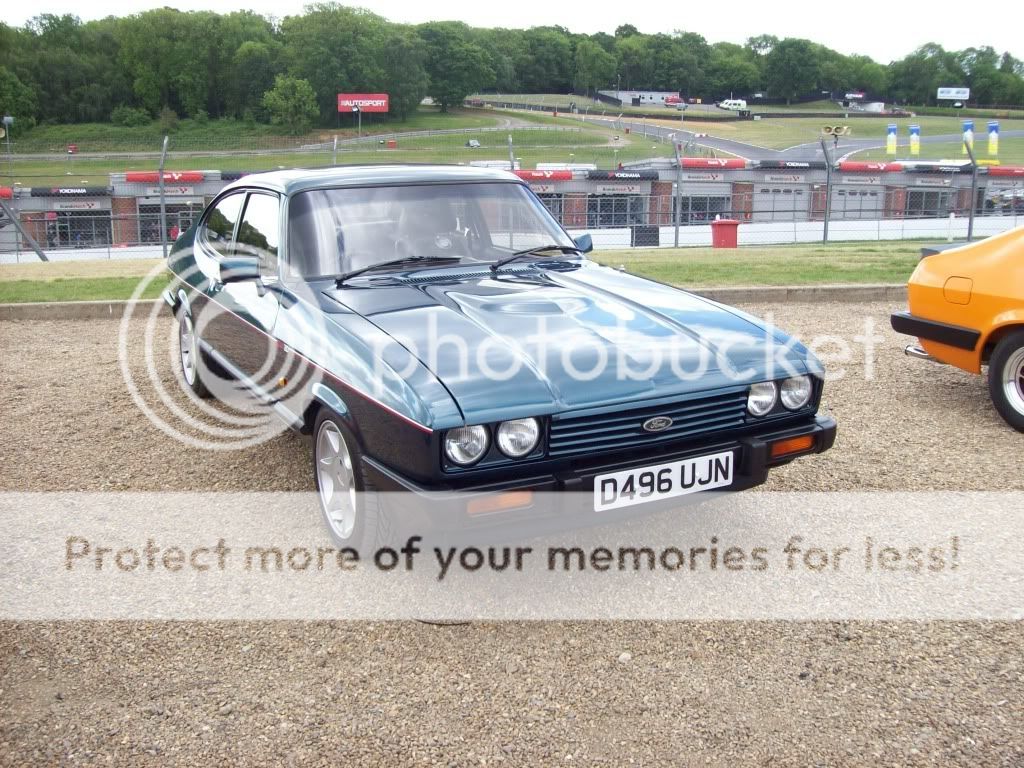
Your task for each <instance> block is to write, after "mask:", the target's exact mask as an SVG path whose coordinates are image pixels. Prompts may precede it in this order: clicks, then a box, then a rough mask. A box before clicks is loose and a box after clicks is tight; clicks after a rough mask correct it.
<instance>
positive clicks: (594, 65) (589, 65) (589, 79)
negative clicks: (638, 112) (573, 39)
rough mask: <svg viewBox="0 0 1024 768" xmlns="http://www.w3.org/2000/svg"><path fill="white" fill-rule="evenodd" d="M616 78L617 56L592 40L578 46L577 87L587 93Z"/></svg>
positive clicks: (581, 42)
mask: <svg viewBox="0 0 1024 768" xmlns="http://www.w3.org/2000/svg"><path fill="white" fill-rule="evenodd" d="M614 78H615V57H614V56H612V55H611V54H610V53H608V52H607V51H605V49H604V48H602V47H601V46H600V45H598V44H597V43H595V42H592V41H591V40H586V39H584V40H581V41H580V42H579V44H578V45H577V46H576V87H577V88H582V89H583V90H584V91H586V92H587V93H590V92H591V91H593V90H597V89H598V88H601V87H602V86H606V85H608V83H610V82H611V81H612V80H613V79H614Z"/></svg>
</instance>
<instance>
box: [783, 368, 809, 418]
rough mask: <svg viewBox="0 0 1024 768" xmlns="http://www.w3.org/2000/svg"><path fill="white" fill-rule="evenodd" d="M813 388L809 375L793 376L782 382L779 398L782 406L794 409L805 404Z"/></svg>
mask: <svg viewBox="0 0 1024 768" xmlns="http://www.w3.org/2000/svg"><path fill="white" fill-rule="evenodd" d="M813 389H814V388H813V387H812V386H811V377H810V376H794V377H793V378H791V379H786V380H785V381H784V382H782V387H781V389H780V391H779V398H780V399H781V400H782V404H783V405H784V406H786V407H787V408H788V409H789V410H791V411H795V410H797V409H798V408H803V407H804V406H805V405H807V403H808V401H809V400H810V399H811V392H812V391H813Z"/></svg>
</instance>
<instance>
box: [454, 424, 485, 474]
mask: <svg viewBox="0 0 1024 768" xmlns="http://www.w3.org/2000/svg"><path fill="white" fill-rule="evenodd" d="M488 443H489V439H488V437H487V428H486V427H481V426H479V425H476V426H472V427H456V428H455V429H450V430H448V434H446V435H445V436H444V454H445V456H447V457H448V458H449V459H451V460H452V461H453V462H455V463H456V464H458V465H460V466H463V467H468V466H469V465H470V464H474V463H476V462H477V461H479V460H480V458H481V457H482V456H483V455H484V454H485V453H487V445H488Z"/></svg>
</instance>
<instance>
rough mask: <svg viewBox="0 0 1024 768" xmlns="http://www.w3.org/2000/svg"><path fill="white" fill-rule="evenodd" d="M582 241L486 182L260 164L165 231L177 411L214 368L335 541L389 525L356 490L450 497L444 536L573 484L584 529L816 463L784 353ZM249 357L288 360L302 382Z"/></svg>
mask: <svg viewBox="0 0 1024 768" xmlns="http://www.w3.org/2000/svg"><path fill="white" fill-rule="evenodd" d="M591 247H592V242H591V238H590V236H589V235H586V234H581V235H578V236H577V237H576V239H575V240H574V239H573V238H572V237H570V236H569V234H567V233H566V231H565V230H563V229H562V227H561V226H560V225H559V224H558V222H557V221H556V220H555V219H554V218H553V217H552V216H551V214H550V213H549V211H548V209H547V208H546V207H545V206H544V205H543V203H542V202H541V201H540V200H539V199H538V198H537V196H536V195H535V194H534V193H533V192H532V191H531V190H530V188H529V186H528V185H527V184H526V183H525V182H523V181H522V180H521V179H519V178H518V177H516V176H514V175H513V174H511V173H509V172H507V171H501V170H496V169H490V168H474V167H464V166H361V167H357V166H353V167H348V168H333V169H322V170H305V171H275V172H271V173H263V174H253V175H249V176H246V177H244V178H243V179H240V180H238V181H236V182H233V183H231V184H229V185H228V186H227V187H226V188H225V189H224V190H223V191H222V192H221V193H220V194H219V195H218V196H217V197H216V198H215V199H214V200H213V201H212V202H211V203H210V205H209V206H208V208H207V210H206V212H205V213H204V214H203V216H202V217H200V218H199V219H198V220H197V222H196V224H195V225H194V226H193V227H192V228H191V229H190V230H189V231H188V232H186V233H185V234H184V235H183V236H182V237H181V238H179V240H178V242H177V243H176V244H175V246H174V249H173V250H172V252H171V254H170V256H169V268H170V270H171V272H172V273H173V274H174V276H175V277H174V281H175V284H174V286H173V287H172V288H171V289H170V290H169V291H168V292H167V293H166V294H165V296H164V298H165V300H166V301H167V302H168V303H169V304H170V305H171V306H172V307H173V309H174V311H175V312H176V314H177V319H178V323H179V340H180V357H181V363H182V371H183V376H184V380H185V382H186V383H187V385H188V386H189V387H191V388H192V390H193V391H194V392H195V393H196V394H197V395H200V396H204V395H208V394H209V391H210V387H209V386H208V383H209V382H207V381H205V380H204V379H205V378H206V377H209V376H212V375H213V370H214V369H216V370H222V371H226V372H227V373H228V374H230V376H231V378H232V380H233V381H237V382H241V383H242V384H243V385H244V386H245V387H246V388H247V389H248V390H249V391H251V392H252V393H253V394H255V395H256V397H257V398H259V400H260V401H262V402H265V403H266V404H267V406H268V407H270V408H272V409H273V410H274V412H276V413H277V414H278V415H280V416H281V417H282V418H284V419H285V420H286V421H287V422H288V423H289V424H290V425H292V426H293V427H294V428H295V429H297V430H299V431H301V432H304V433H308V434H311V435H312V437H313V468H312V480H313V481H314V482H315V484H316V488H317V490H318V492H319V500H320V504H321V508H322V511H323V515H324V519H325V521H326V524H327V526H328V528H329V530H330V532H331V534H332V536H333V537H334V539H335V540H336V541H338V542H339V543H344V544H345V545H353V546H372V545H373V544H374V543H375V542H379V541H380V540H381V539H382V537H383V536H384V531H386V530H389V529H391V528H393V527H400V526H401V525H402V521H396V520H394V519H393V518H392V517H391V511H390V510H389V509H388V508H386V507H382V506H380V505H379V504H378V503H377V502H376V501H371V500H369V499H370V496H369V494H368V492H370V491H373V490H376V491H400V492H405V493H404V494H398V495H400V496H403V497H408V496H409V495H414V496H416V497H430V496H431V494H432V493H434V492H436V493H440V494H444V495H445V496H446V498H448V499H449V500H450V499H451V498H455V499H456V500H460V499H465V501H457V502H456V503H457V506H458V508H457V510H456V511H455V512H451V511H450V505H449V506H448V507H445V509H446V510H449V511H446V512H445V513H444V514H440V515H436V516H435V518H434V519H432V520H430V524H431V525H432V526H434V527H440V528H454V529H462V528H466V527H472V526H474V525H476V524H481V525H488V526H489V525H492V524H493V523H494V522H495V518H498V519H499V520H507V521H509V522H510V523H512V524H517V523H518V522H519V521H521V520H528V519H530V518H531V516H535V515H536V509H535V508H534V506H535V505H534V503H533V500H534V493H538V494H539V493H541V492H547V491H577V492H579V493H578V494H575V495H574V496H573V498H576V499H585V500H586V503H585V504H584V507H585V508H583V509H581V510H579V511H580V515H581V517H580V519H581V520H582V521H584V522H589V523H593V522H603V521H607V520H611V519H616V518H617V517H620V516H622V514H623V513H622V510H623V509H626V508H629V509H632V508H634V507H636V508H639V509H649V508H650V507H652V506H657V505H656V504H655V502H668V501H672V500H674V501H675V502H678V501H679V497H681V496H684V495H688V494H691V493H694V492H697V491H702V490H710V489H713V488H717V489H719V490H740V489H745V488H750V487H752V486H755V485H758V484H760V483H763V482H764V481H765V480H766V479H767V476H768V471H769V469H770V468H771V467H775V466H779V465H781V464H785V463H788V462H789V461H791V460H793V459H794V458H796V457H798V456H802V455H806V454H811V453H819V452H821V451H824V450H827V449H828V448H829V447H831V445H832V443H833V440H834V438H835V430H836V424H835V421H834V420H833V419H832V418H831V417H829V416H826V415H819V414H818V404H819V401H820V398H821V393H822V386H823V369H822V367H821V364H820V363H819V362H818V360H817V359H816V358H815V357H814V355H813V354H811V353H810V352H809V351H808V350H807V349H806V348H805V347H804V346H803V345H802V344H800V343H799V342H798V341H796V340H795V339H791V338H790V337H788V336H786V335H785V334H784V333H782V332H781V331H780V330H779V329H777V328H775V327H773V326H769V325H766V324H764V323H762V322H761V321H759V320H757V319H755V318H753V317H751V316H749V315H746V314H744V313H742V312H739V311H737V310H734V309H730V308H729V307H725V306H723V305H721V304H718V303H716V302H713V301H709V300H707V299H703V298H701V297H699V296H695V295H694V294H691V293H687V292H685V291H681V290H677V289H676V288H673V287H670V286H667V285H663V284H661V283H657V282H653V281H651V280H646V279H644V278H641V277H637V276H634V275H630V274H625V273H622V272H619V271H617V270H615V269H611V268H607V267H603V266H600V265H598V264H596V263H594V262H593V261H591V260H589V259H588V258H587V257H586V255H585V254H586V252H588V251H589V250H590V249H591ZM203 329H205V331H204V330H203ZM268 355H269V356H270V357H273V356H274V355H284V356H286V357H288V358H289V359H291V360H293V361H295V360H297V361H299V362H302V361H305V362H306V363H307V366H306V368H307V374H306V375H307V379H308V380H307V379H303V378H301V376H300V375H299V374H292V373H289V374H287V376H286V375H285V374H283V373H281V372H280V371H279V366H276V365H275V364H273V360H268ZM204 361H210V362H212V363H215V364H216V365H215V366H212V365H211V366H205V365H203V363H204ZM286 379H289V380H294V381H297V382H300V385H299V386H293V384H292V383H289V384H288V388H287V393H285V385H284V383H283V382H285V380H286ZM435 495H436V494H435ZM560 498H569V497H560ZM459 505H460V506H459ZM567 519H572V518H571V517H570V518H567ZM424 522H425V518H422V517H421V518H420V519H417V520H416V523H417V524H424Z"/></svg>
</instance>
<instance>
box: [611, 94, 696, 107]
mask: <svg viewBox="0 0 1024 768" xmlns="http://www.w3.org/2000/svg"><path fill="white" fill-rule="evenodd" d="M598 93H600V94H602V95H604V96H611V97H612V98H613V99H618V100H619V101H621V102H622V103H623V104H624V105H626V106H629V105H632V106H634V107H643V106H646V105H652V106H659V107H663V106H665V99H668V98H674V99H678V98H679V91H598Z"/></svg>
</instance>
